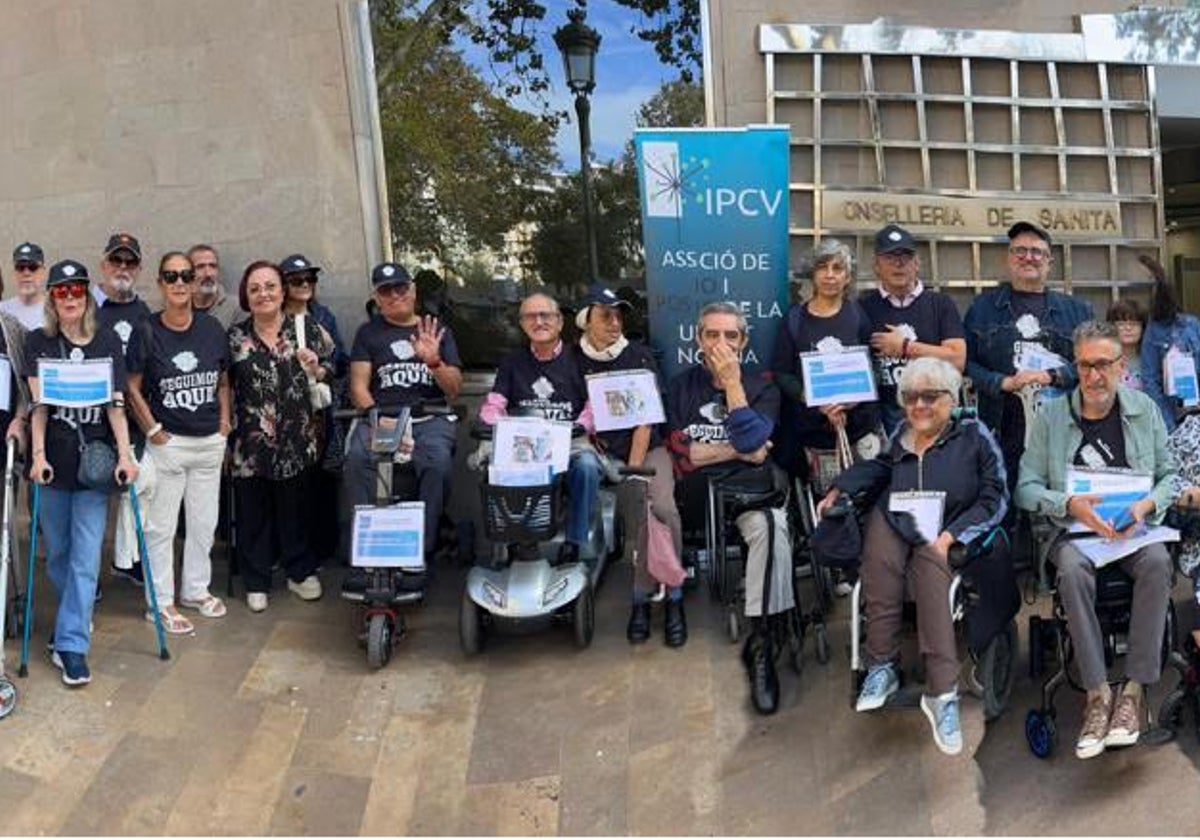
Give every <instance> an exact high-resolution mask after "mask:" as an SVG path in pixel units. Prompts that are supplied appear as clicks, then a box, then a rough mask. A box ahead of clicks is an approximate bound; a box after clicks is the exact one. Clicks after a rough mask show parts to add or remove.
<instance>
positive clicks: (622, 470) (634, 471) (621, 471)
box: [617, 466, 658, 478]
mask: <svg viewBox="0 0 1200 840" xmlns="http://www.w3.org/2000/svg"><path fill="white" fill-rule="evenodd" d="M617 474H618V475H621V476H634V475H640V476H643V477H645V478H650V477H651V476H655V475H658V470H656V469H654V467H630V466H624V467H617Z"/></svg>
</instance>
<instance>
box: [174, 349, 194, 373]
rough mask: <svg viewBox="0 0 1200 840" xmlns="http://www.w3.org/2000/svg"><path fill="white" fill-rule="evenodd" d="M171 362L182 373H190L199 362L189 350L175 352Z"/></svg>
mask: <svg viewBox="0 0 1200 840" xmlns="http://www.w3.org/2000/svg"><path fill="white" fill-rule="evenodd" d="M171 362H172V363H173V364H174V365H175V367H176V368H177V369H179V370H181V371H183V372H184V373H191V372H192V371H194V370H195V369H196V368H197V367H198V366H199V364H200V360H199V359H197V358H196V354H195V353H193V352H192V351H191V350H184V351H183V352H182V353H176V354H175V356H174V358H172V359H171Z"/></svg>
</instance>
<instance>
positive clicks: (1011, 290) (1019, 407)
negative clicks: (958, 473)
mask: <svg viewBox="0 0 1200 840" xmlns="http://www.w3.org/2000/svg"><path fill="white" fill-rule="evenodd" d="M1053 265H1054V255H1053V254H1052V253H1051V250H1050V234H1048V233H1047V232H1046V231H1044V230H1042V229H1041V228H1040V227H1038V226H1037V225H1035V224H1032V223H1031V222H1017V223H1016V224H1015V225H1013V226H1012V227H1011V228H1009V230H1008V277H1009V281H1008V282H1007V283H1002V284H1001V285H1000V286H998V287H996V288H995V289H989V290H988V291H986V292H982V293H980V294H979V295H978V296H976V298H975V300H974V301H972V303H971V308H970V309H968V310H967V314H966V317H965V318H963V328H964V329H965V330H966V333H967V375H968V376H969V377H971V381H972V382H973V383H974V385H975V389H976V391H977V392H978V394H979V415H980V419H981V420H983V422H984V423H986V424H987V425H988V427H989V428H991V429H992V431H994V432H995V433H996V436H997V437H998V438H999V439H1000V449H1001V451H1002V452H1003V453H1004V468H1005V470H1006V472H1007V474H1008V482H1009V490H1010V491H1011V490H1012V489H1013V487H1015V486H1016V481H1017V465H1018V463H1019V462H1020V460H1021V452H1022V451H1024V449H1025V407H1024V405H1023V400H1024V401H1028V400H1036V399H1037V398H1038V391H1039V390H1040V389H1042V388H1046V387H1054V388H1056V389H1061V390H1069V389H1071V388H1073V387H1074V386H1075V382H1076V379H1075V371H1074V370H1073V369H1072V368H1071V366H1070V364H1069V363H1070V361H1071V358H1072V348H1071V333H1072V331H1073V330H1074V329H1075V328H1076V327H1077V326H1079V325H1080V324H1082V323H1083V322H1084V321H1086V320H1088V319H1089V318H1091V317H1092V311H1091V307H1089V306H1088V305H1087V304H1086V303H1084V302H1082V301H1080V300H1076V299H1075V298H1071V297H1068V296H1067V295H1064V294H1062V293H1061V292H1055V291H1051V290H1050V289H1047V288H1046V278H1047V277H1048V276H1049V274H1050V269H1051V267H1052V266H1053ZM1055 357H1057V358H1058V359H1062V360H1063V362H1062V363H1061V364H1057V365H1053V364H1051V363H1052V362H1054V361H1056V358H1055Z"/></svg>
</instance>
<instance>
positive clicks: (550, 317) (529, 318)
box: [521, 312, 562, 324]
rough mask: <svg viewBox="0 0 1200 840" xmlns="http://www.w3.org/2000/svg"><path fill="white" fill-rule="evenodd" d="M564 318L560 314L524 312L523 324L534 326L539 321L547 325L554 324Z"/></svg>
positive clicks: (522, 315) (522, 314) (522, 316)
mask: <svg viewBox="0 0 1200 840" xmlns="http://www.w3.org/2000/svg"><path fill="white" fill-rule="evenodd" d="M561 317H562V313H560V312H522V313H521V322H522V323H525V324H533V323H536V322H538V321H545V322H546V323H547V324H552V323H554V322H555V321H557V320H558V319H559V318H561Z"/></svg>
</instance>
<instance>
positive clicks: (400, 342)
mask: <svg viewBox="0 0 1200 840" xmlns="http://www.w3.org/2000/svg"><path fill="white" fill-rule="evenodd" d="M391 347H392V353H393V354H394V355H395V357H396V358H397V359H399V360H400V361H402V362H406V361H408V360H409V359H411V358H412V357H413V356H415V355H416V354H417V351H416V350H414V349H413V346H412V342H411V341H409V340H408V339H407V338H398V339H396V340H395V341H393V342H392V345H391Z"/></svg>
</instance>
